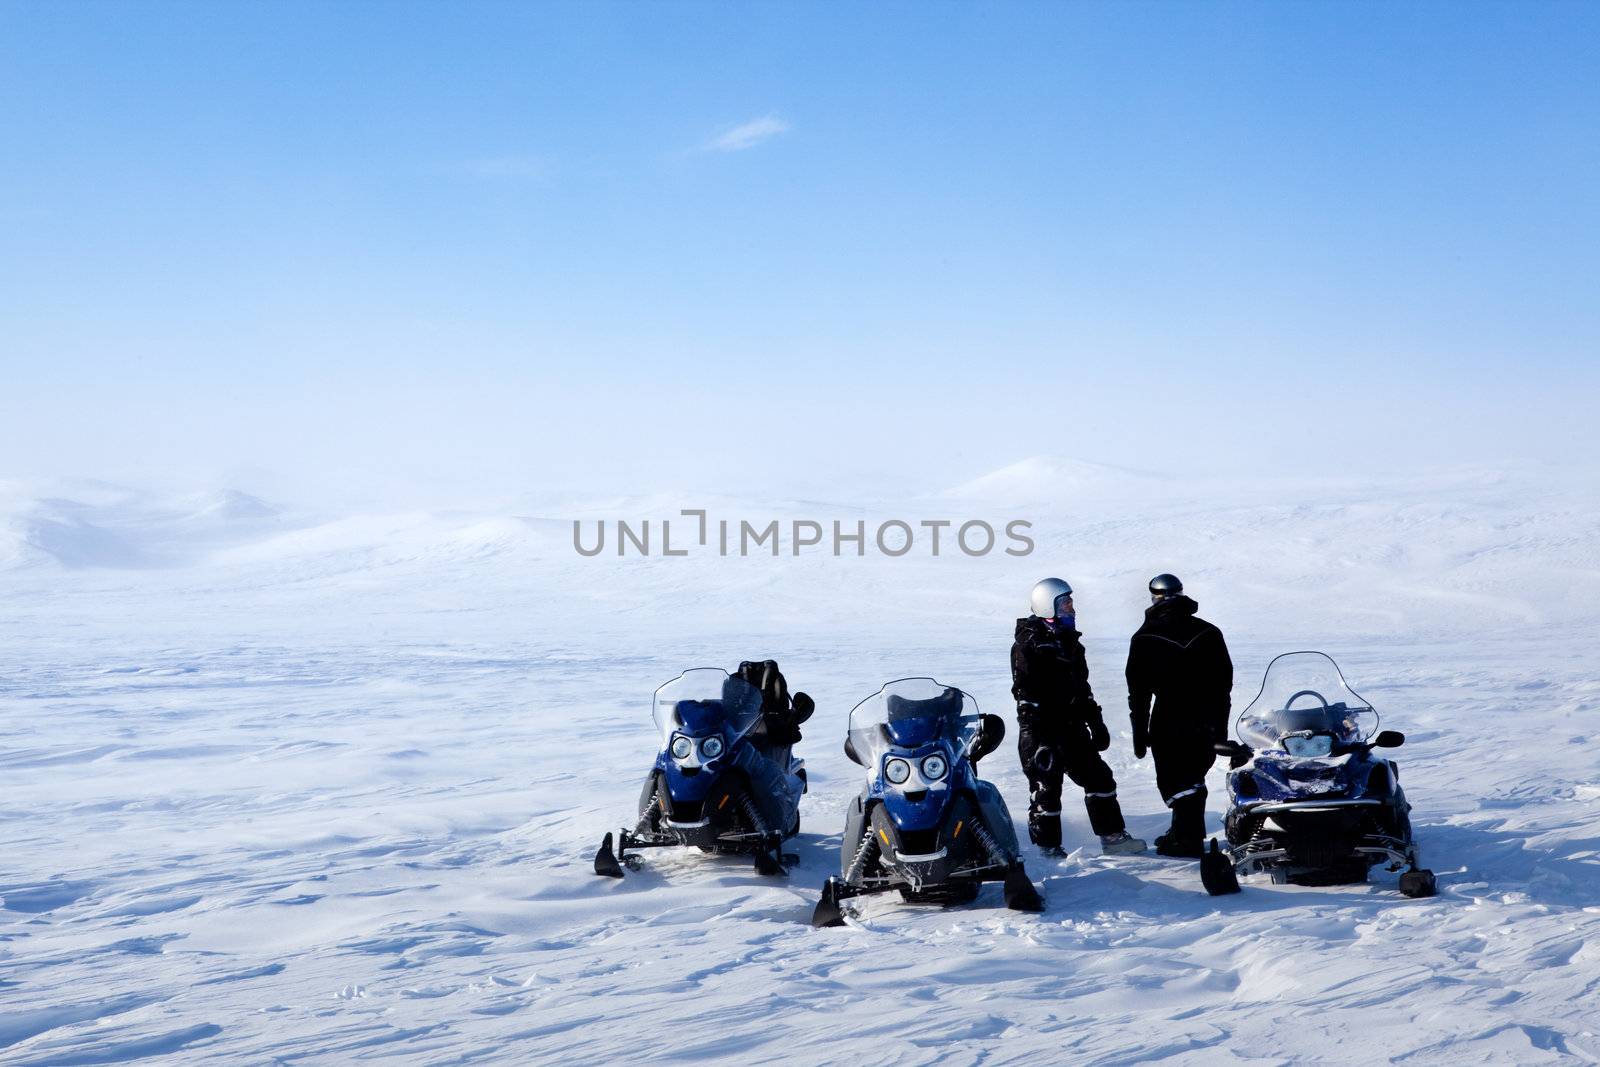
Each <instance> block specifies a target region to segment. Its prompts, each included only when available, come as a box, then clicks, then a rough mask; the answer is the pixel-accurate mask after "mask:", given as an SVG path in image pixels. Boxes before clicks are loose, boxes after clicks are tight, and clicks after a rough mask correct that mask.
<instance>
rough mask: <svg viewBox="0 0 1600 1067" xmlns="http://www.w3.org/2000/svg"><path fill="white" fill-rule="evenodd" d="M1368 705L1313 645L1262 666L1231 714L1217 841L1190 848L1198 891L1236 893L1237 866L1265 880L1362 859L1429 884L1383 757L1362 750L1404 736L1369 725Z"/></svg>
mask: <svg viewBox="0 0 1600 1067" xmlns="http://www.w3.org/2000/svg"><path fill="white" fill-rule="evenodd" d="M1377 729H1378V715H1377V712H1375V711H1373V710H1372V706H1371V705H1369V704H1368V703H1367V702H1366V701H1365V700H1363V699H1362V698H1361V697H1360V696H1359V695H1358V694H1357V693H1356V692H1355V691H1354V690H1353V689H1351V688H1350V687H1349V686H1348V685H1347V684H1345V680H1344V676H1343V675H1342V674H1341V673H1340V671H1339V667H1338V665H1337V664H1335V663H1334V662H1333V660H1332V659H1330V658H1329V657H1328V656H1326V655H1325V654H1323V653H1321V652H1289V653H1285V654H1284V655H1281V656H1279V657H1277V658H1276V659H1274V660H1273V661H1272V663H1271V664H1269V665H1268V667H1267V673H1266V677H1265V678H1264V679H1263V681H1262V684H1261V692H1260V693H1259V694H1257V695H1256V698H1255V700H1253V701H1251V702H1250V706H1249V707H1247V708H1245V709H1244V711H1243V713H1241V714H1240V716H1239V721H1238V723H1237V726H1236V730H1237V732H1238V735H1239V738H1240V740H1239V741H1222V742H1219V743H1218V744H1217V746H1216V748H1217V751H1218V752H1219V753H1222V754H1223V755H1226V756H1228V757H1229V762H1230V767H1231V769H1230V770H1229V772H1228V796H1229V800H1230V806H1229V809H1228V813H1227V815H1226V816H1225V818H1224V829H1225V832H1226V836H1227V841H1228V843H1227V847H1225V848H1224V847H1220V846H1219V844H1218V842H1217V840H1216V839H1215V838H1213V839H1212V840H1211V844H1210V847H1209V849H1208V850H1207V851H1206V853H1205V855H1204V856H1202V857H1201V860H1200V877H1201V880H1202V882H1203V883H1204V885H1205V887H1206V891H1207V892H1209V893H1211V894H1213V895H1216V894H1221V893H1237V892H1238V891H1239V878H1238V876H1239V875H1241V874H1245V875H1249V874H1256V873H1259V872H1264V873H1266V874H1269V875H1270V876H1271V877H1272V880H1273V881H1274V882H1276V883H1288V884H1290V885H1349V884H1352V883H1360V882H1365V881H1366V880H1367V874H1368V871H1369V869H1370V868H1372V867H1375V866H1378V865H1380V864H1385V865H1387V867H1388V869H1389V870H1390V871H1403V873H1402V874H1401V875H1400V891H1401V892H1402V893H1404V894H1405V895H1406V896H1408V897H1428V896H1432V895H1433V894H1434V892H1435V891H1436V890H1435V884H1434V877H1433V872H1432V871H1430V870H1427V869H1426V868H1424V867H1422V866H1421V863H1420V861H1419V858H1418V853H1417V844H1416V840H1415V838H1414V837H1413V836H1412V832H1411V818H1410V811H1411V805H1410V804H1408V803H1407V802H1406V795H1405V792H1404V790H1402V789H1401V788H1400V771H1399V768H1398V767H1396V766H1395V764H1394V761H1392V760H1387V759H1383V758H1381V757H1378V756H1375V755H1374V754H1373V749H1377V748H1397V747H1399V746H1400V745H1401V744H1403V743H1404V742H1405V736H1404V735H1403V734H1401V733H1398V732H1397V731H1394V730H1384V731H1383V732H1382V733H1378V732H1377Z"/></svg>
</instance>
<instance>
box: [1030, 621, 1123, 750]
mask: <svg viewBox="0 0 1600 1067" xmlns="http://www.w3.org/2000/svg"><path fill="white" fill-rule="evenodd" d="M1011 695H1012V696H1014V697H1016V698H1017V704H1018V705H1019V707H1018V711H1017V719H1018V724H1019V725H1022V726H1038V727H1044V726H1049V725H1054V724H1061V725H1066V724H1068V723H1094V722H1101V721H1102V720H1101V716H1100V705H1099V704H1097V703H1095V699H1094V690H1092V689H1090V688H1089V662H1088V660H1087V659H1085V658H1084V655H1083V637H1082V636H1081V635H1080V634H1079V633H1078V631H1076V630H1071V629H1051V628H1050V626H1049V625H1048V624H1047V623H1046V622H1045V621H1044V620H1043V619H1041V618H1039V617H1038V616H1035V615H1030V616H1028V617H1027V618H1026V619H1018V620H1017V635H1016V641H1015V642H1013V643H1012V645H1011ZM1028 705H1036V707H1028Z"/></svg>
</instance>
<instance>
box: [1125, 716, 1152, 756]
mask: <svg viewBox="0 0 1600 1067" xmlns="http://www.w3.org/2000/svg"><path fill="white" fill-rule="evenodd" d="M1128 720H1129V721H1130V722H1132V723H1133V756H1134V758H1135V759H1144V754H1145V752H1146V751H1148V750H1149V748H1150V725H1149V720H1147V719H1146V718H1145V717H1144V716H1143V715H1140V714H1139V713H1137V712H1135V713H1134V714H1132V715H1130V716H1128Z"/></svg>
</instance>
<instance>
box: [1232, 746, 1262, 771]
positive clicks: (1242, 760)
mask: <svg viewBox="0 0 1600 1067" xmlns="http://www.w3.org/2000/svg"><path fill="white" fill-rule="evenodd" d="M1255 754H1256V753H1255V750H1254V749H1252V748H1251V747H1250V746H1249V745H1240V746H1239V747H1237V748H1235V749H1234V750H1233V755H1231V756H1229V757H1228V769H1229V770H1232V771H1236V770H1238V769H1239V768H1240V767H1243V766H1244V765H1245V764H1246V763H1249V762H1250V760H1251V758H1252V757H1253V756H1254V755H1255Z"/></svg>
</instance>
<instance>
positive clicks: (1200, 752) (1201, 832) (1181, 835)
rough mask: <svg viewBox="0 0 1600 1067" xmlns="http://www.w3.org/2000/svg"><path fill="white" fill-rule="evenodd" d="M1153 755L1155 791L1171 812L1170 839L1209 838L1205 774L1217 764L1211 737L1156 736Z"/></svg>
mask: <svg viewBox="0 0 1600 1067" xmlns="http://www.w3.org/2000/svg"><path fill="white" fill-rule="evenodd" d="M1150 754H1151V755H1152V756H1153V757H1154V758H1155V762H1156V788H1157V789H1159V790H1161V799H1162V800H1163V801H1165V802H1166V805H1167V807H1168V808H1170V809H1172V828H1171V829H1170V830H1168V831H1167V832H1168V834H1169V836H1171V838H1172V839H1173V840H1175V841H1199V840H1201V839H1202V838H1204V837H1205V836H1206V772H1207V771H1209V770H1210V769H1211V765H1212V764H1213V763H1215V762H1216V761H1217V754H1216V753H1215V752H1214V751H1212V749H1211V739H1210V737H1209V736H1207V737H1190V736H1184V737H1174V738H1161V737H1153V738H1151V739H1150Z"/></svg>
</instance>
